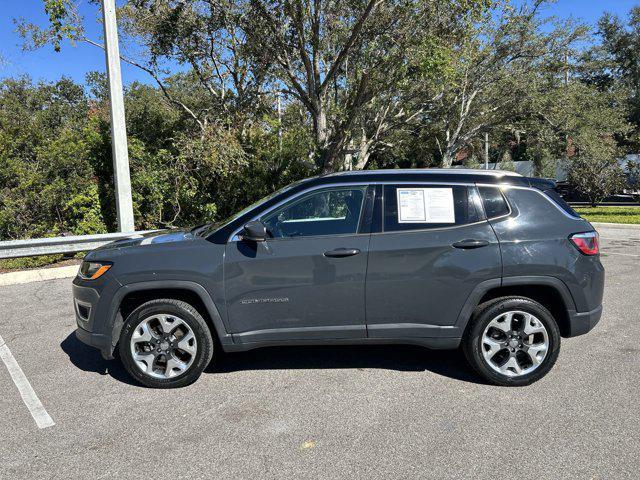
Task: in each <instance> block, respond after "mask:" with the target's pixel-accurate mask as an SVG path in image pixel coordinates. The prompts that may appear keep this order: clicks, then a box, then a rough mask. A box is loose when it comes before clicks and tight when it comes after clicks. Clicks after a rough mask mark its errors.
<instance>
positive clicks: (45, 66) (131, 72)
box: [0, 0, 640, 84]
mask: <svg viewBox="0 0 640 480" xmlns="http://www.w3.org/2000/svg"><path fill="white" fill-rule="evenodd" d="M80 2H81V3H80V12H81V14H82V15H83V16H84V17H85V28H86V30H87V33H88V36H90V37H91V38H94V39H96V40H100V38H101V31H102V26H101V24H100V23H98V21H97V19H98V15H99V11H98V7H97V6H96V5H93V4H91V3H89V2H88V0H80ZM118 3H119V2H118ZM634 5H640V0H558V1H557V2H556V3H555V4H554V5H551V6H547V7H545V9H544V12H545V15H556V16H558V17H574V18H578V19H582V20H584V21H585V22H587V23H588V24H591V25H594V24H595V23H596V22H597V20H598V18H599V17H600V15H602V13H603V12H605V11H609V12H612V13H615V14H618V15H620V16H623V17H624V16H625V15H626V13H627V12H628V11H629V9H630V8H631V7H632V6H634ZM0 7H1V8H2V15H1V16H0V78H3V77H11V76H17V75H29V76H30V77H31V78H33V79H34V80H49V81H51V80H57V79H59V78H60V77H62V76H63V75H64V76H67V77H70V78H72V79H73V80H75V81H76V82H79V83H82V82H84V78H85V75H86V74H87V73H88V72H90V71H104V68H105V60H104V53H103V51H102V50H101V49H99V48H97V47H94V46H91V45H85V44H79V45H76V46H72V45H70V44H68V43H65V44H63V47H62V51H61V52H60V53H57V52H55V51H54V50H53V47H51V46H47V47H44V48H42V49H40V50H37V51H35V52H23V51H22V48H21V39H20V37H19V36H18V34H17V33H16V31H15V30H16V27H15V24H14V19H20V18H24V19H26V20H27V21H29V22H32V23H35V24H37V25H41V26H43V27H44V26H46V25H47V17H46V15H45V13H44V7H43V2H42V0H18V1H16V0H0ZM122 78H123V82H124V83H125V84H129V83H131V82H133V81H135V80H139V81H142V82H145V83H147V82H149V81H150V79H149V77H148V75H147V74H146V73H144V72H142V71H140V70H138V69H136V68H135V67H132V66H130V65H126V64H123V65H122Z"/></svg>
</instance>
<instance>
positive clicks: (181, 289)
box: [109, 280, 233, 348]
mask: <svg viewBox="0 0 640 480" xmlns="http://www.w3.org/2000/svg"><path fill="white" fill-rule="evenodd" d="M160 298H172V299H175V300H182V301H184V302H187V303H189V304H190V305H192V306H193V307H194V308H195V309H197V310H198V311H199V312H200V314H201V315H202V316H203V318H204V320H205V321H206V322H207V325H209V328H210V330H211V334H212V336H213V337H214V339H217V340H218V341H219V342H220V343H221V344H222V345H227V344H229V343H233V340H232V337H231V335H230V334H229V333H227V330H226V328H225V326H224V322H223V321H222V317H221V316H220V313H219V311H218V308H217V307H216V305H215V303H214V302H213V299H212V298H211V295H209V293H208V292H207V290H206V289H205V288H204V287H203V286H202V285H200V284H199V283H195V282H191V281H176V280H172V281H150V282H140V283H132V284H128V285H124V286H123V287H121V288H120V289H119V290H118V291H117V292H116V294H115V295H114V297H113V299H112V301H111V306H110V308H109V319H110V322H111V325H112V326H111V344H112V347H113V348H115V346H116V344H117V342H118V339H119V338H120V332H121V330H122V325H123V324H124V320H125V319H126V318H127V316H128V315H129V314H130V313H131V312H133V310H135V309H136V308H138V307H139V306H140V305H142V304H143V303H145V302H148V301H149V300H155V299H160Z"/></svg>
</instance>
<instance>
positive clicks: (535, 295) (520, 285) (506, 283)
mask: <svg viewBox="0 0 640 480" xmlns="http://www.w3.org/2000/svg"><path fill="white" fill-rule="evenodd" d="M510 296H518V297H525V298H529V299H531V300H534V301H536V302H538V303H540V304H541V305H543V306H544V307H545V308H547V309H548V310H549V311H550V312H551V314H552V315H553V317H554V318H555V320H556V322H557V323H558V328H559V329H560V334H561V335H562V336H563V337H567V336H569V335H570V332H571V327H570V318H571V315H572V314H573V313H575V311H576V307H575V302H574V300H573V297H572V296H571V293H570V291H569V288H568V287H567V286H566V285H565V284H564V283H563V282H562V280H560V279H558V278H555V277H549V276H518V277H505V278H503V279H502V280H500V279H492V280H487V281H484V282H482V283H480V284H479V285H478V286H477V287H476V288H475V289H474V290H473V291H472V292H471V294H470V295H469V297H468V299H467V301H466V303H465V305H464V306H463V308H462V309H461V311H460V314H459V316H458V320H457V322H456V326H457V327H458V328H459V329H460V331H461V332H465V331H466V327H467V325H468V323H469V321H470V320H471V316H472V314H473V311H474V310H475V308H476V307H477V306H478V305H480V304H482V303H485V302H487V301H490V300H493V299H495V298H500V297H510Z"/></svg>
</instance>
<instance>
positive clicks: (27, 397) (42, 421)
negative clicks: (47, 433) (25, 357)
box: [0, 336, 55, 428]
mask: <svg viewBox="0 0 640 480" xmlns="http://www.w3.org/2000/svg"><path fill="white" fill-rule="evenodd" d="M0 358H1V359H2V361H3V362H4V364H5V365H6V367H7V370H9V375H11V379H12V380H13V383H15V384H16V387H17V388H18V391H19V392H20V396H21V397H22V401H23V402H24V404H25V405H26V406H27V408H28V409H29V412H30V413H31V416H32V417H33V419H34V420H35V421H36V425H38V428H47V427H52V426H53V425H55V422H54V421H53V419H52V418H51V417H50V416H49V414H48V413H47V411H46V410H45V409H44V406H43V405H42V403H41V402H40V399H39V398H38V395H36V392H34V390H33V388H32V387H31V384H30V383H29V380H28V379H27V377H26V376H25V374H24V372H23V371H22V369H21V368H20V365H18V362H17V361H16V359H15V357H14V356H13V354H12V353H11V350H9V347H8V346H7V344H6V343H4V340H3V339H2V337H1V336H0Z"/></svg>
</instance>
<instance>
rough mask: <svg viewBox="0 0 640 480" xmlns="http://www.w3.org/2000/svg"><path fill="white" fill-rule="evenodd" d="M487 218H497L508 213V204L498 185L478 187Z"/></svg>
mask: <svg viewBox="0 0 640 480" xmlns="http://www.w3.org/2000/svg"><path fill="white" fill-rule="evenodd" d="M478 191H479V192H480V198H482V204H483V205H484V211H485V213H486V214H487V218H497V217H502V216H504V215H507V214H508V213H509V211H510V210H509V204H508V203H507V200H506V199H505V198H504V195H502V192H501V191H500V188H499V187H478Z"/></svg>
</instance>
